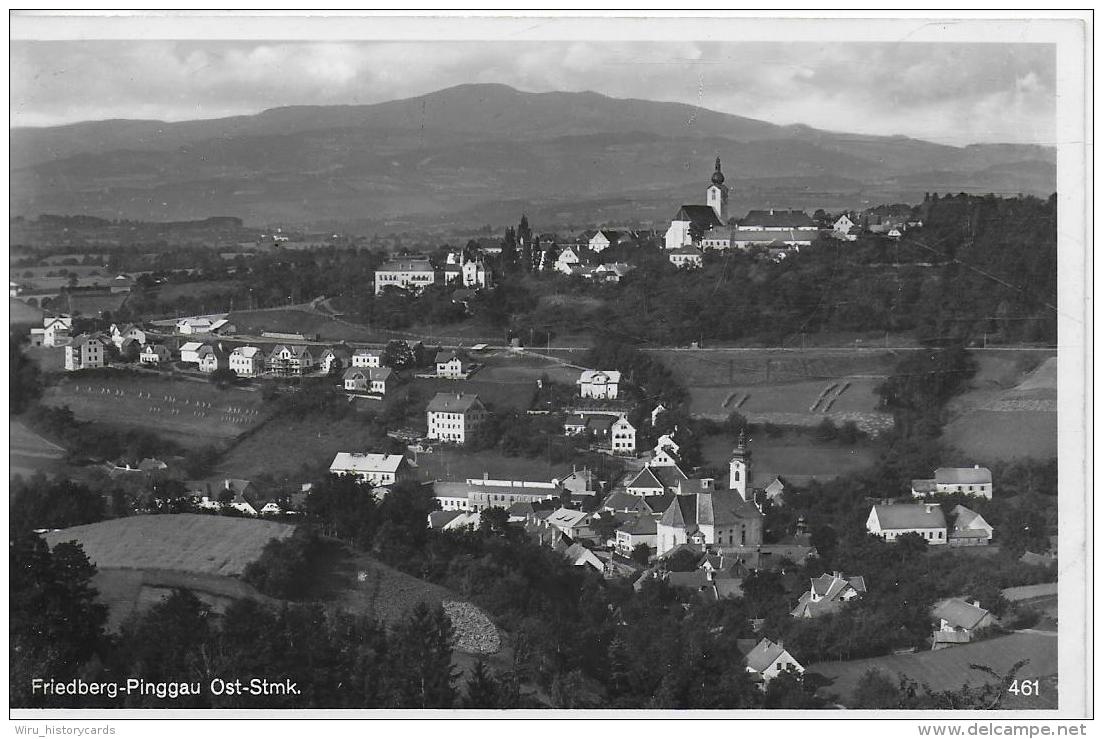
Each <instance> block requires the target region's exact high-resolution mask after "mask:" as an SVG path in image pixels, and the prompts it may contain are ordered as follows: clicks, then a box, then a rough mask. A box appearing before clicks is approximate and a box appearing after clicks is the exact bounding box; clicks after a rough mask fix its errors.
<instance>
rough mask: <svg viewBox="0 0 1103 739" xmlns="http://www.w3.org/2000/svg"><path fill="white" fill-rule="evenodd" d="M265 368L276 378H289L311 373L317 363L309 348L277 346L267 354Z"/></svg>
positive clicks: (296, 345)
mask: <svg viewBox="0 0 1103 739" xmlns="http://www.w3.org/2000/svg"><path fill="white" fill-rule="evenodd" d="M265 366H266V367H267V368H268V371H269V372H271V373H272V374H274V375H276V376H278V377H291V376H296V375H305V374H307V373H309V372H312V371H313V370H314V368H315V367H316V366H317V363H316V360H315V356H314V353H313V351H312V350H311V348H310V347H309V346H304V345H302V344H290V345H289V344H278V345H277V346H276V347H274V348H273V349H272V351H271V352H270V353H269V354H268V359H267V361H266V362H265Z"/></svg>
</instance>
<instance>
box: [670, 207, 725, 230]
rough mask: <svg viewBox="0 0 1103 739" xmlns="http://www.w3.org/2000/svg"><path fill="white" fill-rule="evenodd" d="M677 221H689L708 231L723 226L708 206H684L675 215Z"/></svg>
mask: <svg viewBox="0 0 1103 739" xmlns="http://www.w3.org/2000/svg"><path fill="white" fill-rule="evenodd" d="M672 220H675V221H689V222H690V223H693V224H696V225H698V226H700V227H701V228H703V229H704V230H708V229H710V228H712V227H714V226H722V225H723V224H722V223H720V219H719V218H717V217H716V211H715V210H713V209H712V207H711V206H708V205H683V206H682V207H681V208H679V209H678V212H677V213H675V214H674V218H673V219H672Z"/></svg>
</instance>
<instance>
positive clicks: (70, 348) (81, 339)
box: [65, 334, 108, 372]
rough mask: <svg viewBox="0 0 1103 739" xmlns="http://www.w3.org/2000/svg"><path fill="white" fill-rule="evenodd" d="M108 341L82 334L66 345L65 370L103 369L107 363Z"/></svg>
mask: <svg viewBox="0 0 1103 739" xmlns="http://www.w3.org/2000/svg"><path fill="white" fill-rule="evenodd" d="M107 344H108V341H107V340H106V339H104V338H101V337H99V336H93V335H91V334H81V335H80V336H78V337H76V338H75V339H73V340H72V341H71V342H70V343H68V344H66V345H65V370H66V371H67V372H76V371H77V370H82V369H94V368H96V367H103V366H104V364H105V363H106V355H107Z"/></svg>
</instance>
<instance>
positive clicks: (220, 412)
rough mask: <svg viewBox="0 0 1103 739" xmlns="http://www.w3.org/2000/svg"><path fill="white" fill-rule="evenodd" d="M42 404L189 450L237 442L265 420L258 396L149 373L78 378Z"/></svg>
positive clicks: (71, 378)
mask: <svg viewBox="0 0 1103 739" xmlns="http://www.w3.org/2000/svg"><path fill="white" fill-rule="evenodd" d="M43 402H44V403H46V404H47V405H51V406H57V407H60V406H68V407H69V409H70V410H72V411H73V415H75V416H76V418H77V419H78V420H81V421H97V422H100V423H104V424H107V425H109V426H114V427H118V428H124V429H131V428H138V429H146V430H148V431H151V432H153V433H156V434H157V435H159V436H162V437H164V438H165V439H168V440H170V441H175V442H177V443H179V444H181V445H182V446H184V447H185V448H196V447H202V446H206V445H209V444H213V443H217V442H224V441H227V440H230V439H233V438H235V437H237V436H239V435H240V434H242V433H244V432H245V431H247V430H249V429H250V428H252V427H253V426H255V425H256V424H257V423H260V422H261V421H263V420H264V418H265V417H266V415H267V409H266V408H265V407H264V403H263V401H262V400H261V397H260V393H257V392H250V391H246V390H241V389H233V388H230V389H225V390H220V389H218V388H216V387H214V386H213V385H211V384H210V383H208V382H206V381H197V380H191V379H183V378H173V377H172V376H171V375H169V376H163V375H155V374H146V373H141V374H140V373H126V374H123V373H110V374H108V373H107V372H103V373H100V372H97V373H95V374H92V375H86V374H83V373H74V374H72V375H66V376H65V377H64V378H63V379H62V381H61V382H60V383H59V384H57V385H55V386H52V387H50V388H47V390H46V392H45V394H44V395H43Z"/></svg>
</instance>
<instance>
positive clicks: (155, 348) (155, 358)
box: [138, 344, 172, 364]
mask: <svg viewBox="0 0 1103 739" xmlns="http://www.w3.org/2000/svg"><path fill="white" fill-rule="evenodd" d="M171 357H172V355H171V354H170V353H169V350H168V347H167V346H165V345H164V344H146V345H145V346H144V347H143V348H142V353H141V354H139V355H138V363H139V364H161V363H162V362H167V361H169V359H170V358H171Z"/></svg>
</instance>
